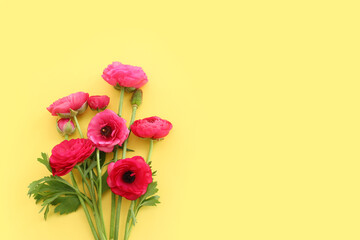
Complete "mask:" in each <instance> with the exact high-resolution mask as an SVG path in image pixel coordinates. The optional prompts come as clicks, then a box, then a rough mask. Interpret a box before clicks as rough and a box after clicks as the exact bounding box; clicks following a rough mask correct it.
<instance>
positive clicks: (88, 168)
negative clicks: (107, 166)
mask: <svg viewBox="0 0 360 240" xmlns="http://www.w3.org/2000/svg"><path fill="white" fill-rule="evenodd" d="M96 165H97V162H96V161H92V162H91V163H90V165H89V166H88V167H87V169H86V171H85V172H84V175H85V176H87V175H88V174H89V172H90V171H91V170H92V169H93V168H94V167H96Z"/></svg>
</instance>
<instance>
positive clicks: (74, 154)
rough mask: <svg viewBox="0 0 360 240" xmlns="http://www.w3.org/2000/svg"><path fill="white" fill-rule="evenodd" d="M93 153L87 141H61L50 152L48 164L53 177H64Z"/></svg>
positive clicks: (91, 145) (90, 144)
mask: <svg viewBox="0 0 360 240" xmlns="http://www.w3.org/2000/svg"><path fill="white" fill-rule="evenodd" d="M94 151H95V147H94V145H93V143H92V142H91V141H90V140H89V139H83V138H78V139H71V140H69V141H68V140H64V141H62V142H61V143H60V144H58V145H56V146H55V147H54V148H53V149H52V151H51V156H50V159H49V160H50V161H49V162H50V167H51V169H52V172H53V175H54V176H55V175H56V176H64V175H65V174H67V173H69V172H70V171H71V170H72V169H73V168H74V167H75V165H76V164H78V163H81V162H83V161H84V160H85V159H87V158H88V157H90V156H91V154H92V153H93V152H94Z"/></svg>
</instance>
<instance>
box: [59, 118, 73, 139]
mask: <svg viewBox="0 0 360 240" xmlns="http://www.w3.org/2000/svg"><path fill="white" fill-rule="evenodd" d="M56 129H57V130H58V132H59V133H60V134H61V135H64V136H65V135H68V136H70V135H72V134H73V133H74V132H75V129H76V128H75V125H74V123H73V122H72V121H71V120H70V119H69V118H61V119H60V120H58V121H57V123H56Z"/></svg>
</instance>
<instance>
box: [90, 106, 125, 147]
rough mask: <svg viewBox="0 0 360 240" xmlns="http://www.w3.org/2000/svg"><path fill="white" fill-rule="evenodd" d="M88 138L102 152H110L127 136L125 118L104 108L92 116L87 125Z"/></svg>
mask: <svg viewBox="0 0 360 240" xmlns="http://www.w3.org/2000/svg"><path fill="white" fill-rule="evenodd" d="M87 136H88V138H89V139H90V140H91V141H92V142H93V143H94V144H95V146H96V147H97V148H98V149H100V150H101V151H103V152H111V151H112V150H113V149H114V146H115V145H121V144H123V142H124V141H125V140H126V139H127V137H128V136H129V129H127V127H126V121H125V119H123V118H121V117H119V116H118V115H117V114H116V113H114V112H113V111H111V110H109V109H106V110H105V111H103V112H100V113H98V114H96V115H95V117H93V118H92V119H91V121H90V123H89V126H88V132H87Z"/></svg>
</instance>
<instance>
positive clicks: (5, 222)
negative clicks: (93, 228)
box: [0, 0, 360, 240]
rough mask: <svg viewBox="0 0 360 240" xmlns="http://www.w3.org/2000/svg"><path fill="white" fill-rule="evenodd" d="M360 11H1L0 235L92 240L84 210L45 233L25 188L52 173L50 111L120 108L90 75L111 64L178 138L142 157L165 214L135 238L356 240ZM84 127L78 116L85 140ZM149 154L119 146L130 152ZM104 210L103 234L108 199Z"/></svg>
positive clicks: (99, 4)
mask: <svg viewBox="0 0 360 240" xmlns="http://www.w3.org/2000/svg"><path fill="white" fill-rule="evenodd" d="M359 10H360V9H359V4H358V1H331V0H328V1H279V0H276V1H230V0H223V1H204V0H202V1H194V0H183V1H156V0H153V1H90V0H88V1H74V0H72V1H70V0H65V1H49V0H43V1H40V0H33V1H26V0H22V1H4V0H1V2H0V24H1V29H0V33H1V37H0V43H1V44H0V61H1V62H0V69H1V71H0V78H1V95H0V100H1V125H0V126H1V150H2V151H1V158H0V159H1V168H0V185H1V188H0V193H1V198H0V226H1V227H0V238H1V239H37V240H43V239H52V240H57V239H69V240H70V239H91V238H92V235H91V232H90V229H89V228H88V225H87V222H86V219H85V216H84V213H83V211H82V210H78V211H77V212H76V213H73V214H70V215H65V216H58V215H57V214H50V215H49V218H48V220H47V221H44V220H43V215H42V214H38V211H39V210H40V206H39V205H35V204H34V200H33V199H29V198H28V197H27V196H26V193H27V186H28V184H29V183H30V182H31V181H33V180H36V179H39V178H41V177H42V176H43V175H45V174H47V170H46V169H45V168H44V167H43V166H42V165H41V164H39V163H38V162H37V161H36V158H37V157H39V155H40V152H42V151H45V152H47V153H50V151H51V149H52V147H53V146H54V145H55V144H57V143H59V142H60V141H61V140H62V138H61V136H60V135H58V133H57V132H56V130H55V120H56V117H52V116H51V115H50V114H49V113H48V112H47V111H46V109H45V108H46V107H47V106H48V105H49V104H51V103H52V102H53V101H55V100H56V99H58V98H60V97H63V96H65V95H68V94H70V93H73V92H76V91H86V92H89V93H90V94H107V95H109V96H110V97H111V103H110V106H109V107H110V109H113V110H116V108H117V101H118V96H119V92H117V91H116V90H114V89H113V88H112V87H111V86H110V85H108V84H107V83H106V82H105V81H104V80H102V78H101V73H102V70H103V69H104V68H105V67H106V65H107V64H109V63H111V62H112V61H121V62H123V63H126V64H132V65H139V66H142V67H143V69H144V70H145V72H146V73H147V75H148V77H149V83H148V84H147V85H146V86H145V87H144V88H143V90H144V103H143V105H142V106H141V107H140V109H139V111H138V115H137V119H138V118H143V117H148V116H152V115H158V116H160V117H163V118H166V119H168V120H170V121H171V122H172V123H173V125H174V129H173V131H172V132H171V133H170V135H169V136H168V137H167V138H166V140H165V141H162V142H160V143H157V144H156V145H155V149H154V154H153V165H154V168H155V169H157V170H158V176H157V177H156V179H157V180H158V182H159V188H160V192H159V194H160V195H161V202H162V203H161V204H160V205H159V206H158V207H156V208H154V207H148V208H146V209H143V210H142V211H141V212H140V214H139V216H138V224H137V225H136V227H135V228H134V229H133V232H132V235H131V239H132V240H140V239H157V240H169V239H171V240H172V239H174V240H176V239H181V240H182V239H194V240H195V239H234V240H237V239H243V240H252V239H256V240H258V239H261V240H262V239H274V240H288V239H299V240H300V239H301V240H303V239H314V240H318V239H324V240H325V239H326V240H329V239H346V240H352V239H360V231H359V226H360V194H359V189H360V181H359V180H360V174H359V169H360V162H359V157H360V149H359V143H360V137H359V136H360V127H359V120H360V119H359V118H360V114H359V106H360V94H359V87H360V84H359V77H360V74H359V63H360V57H359V56H360V47H359V45H360V44H359V43H360V38H359V23H360V21H359V20H360V15H359ZM128 99H129V96H127V97H126V100H125V103H126V104H125V118H126V119H129V117H130V107H129V104H128V102H127V101H128ZM92 116H94V113H93V112H91V111H89V110H88V111H87V112H86V114H84V115H83V116H81V117H80V119H79V120H80V123H81V125H82V126H83V130H84V131H85V130H86V125H87V123H88V122H89V121H90V119H91V117H92ZM147 146H148V145H147V143H146V142H145V141H143V140H140V139H137V138H136V137H131V139H130V143H129V147H130V148H136V150H137V152H136V153H137V154H140V155H146V154H147ZM131 155H133V154H128V156H131ZM126 206H127V205H125V206H124V208H123V213H124V212H125V211H126V210H125V207H126ZM104 211H105V218H106V221H107V223H108V221H109V211H110V198H109V194H107V195H106V196H105V198H104ZM123 218H124V215H123V216H122V219H123Z"/></svg>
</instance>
